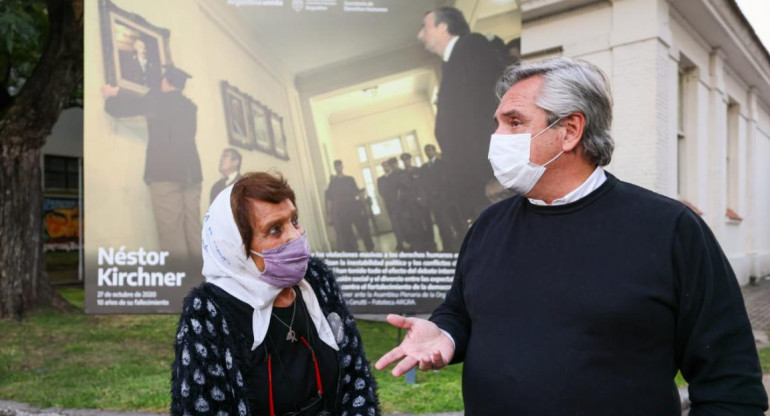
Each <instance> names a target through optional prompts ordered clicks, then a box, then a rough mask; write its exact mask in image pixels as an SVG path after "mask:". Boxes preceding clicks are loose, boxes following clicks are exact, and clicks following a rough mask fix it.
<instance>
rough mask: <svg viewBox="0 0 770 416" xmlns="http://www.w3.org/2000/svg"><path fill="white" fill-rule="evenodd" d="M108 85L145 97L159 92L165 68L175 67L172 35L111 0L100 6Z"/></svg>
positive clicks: (100, 3) (102, 1)
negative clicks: (153, 90)
mask: <svg viewBox="0 0 770 416" xmlns="http://www.w3.org/2000/svg"><path fill="white" fill-rule="evenodd" d="M99 6H100V16H101V20H102V22H103V24H104V26H103V27H102V42H103V49H104V72H105V79H106V82H107V83H108V84H112V85H114V86H118V87H121V88H123V89H124V90H126V91H131V92H135V93H136V94H139V95H142V94H145V93H147V92H148V91H149V90H150V89H153V88H158V87H159V86H160V82H161V74H162V68H163V66H164V65H166V64H169V63H171V56H170V51H169V48H168V41H169V36H170V32H169V31H168V30H167V29H163V28H160V27H157V26H154V25H152V24H150V23H149V22H147V20H145V18H143V17H142V16H140V15H139V14H135V13H129V12H127V11H125V10H123V9H121V8H119V7H117V6H115V4H114V3H112V2H111V1H109V0H101V1H100V2H99Z"/></svg>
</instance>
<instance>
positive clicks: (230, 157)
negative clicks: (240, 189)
mask: <svg viewBox="0 0 770 416" xmlns="http://www.w3.org/2000/svg"><path fill="white" fill-rule="evenodd" d="M219 173H221V174H222V179H220V180H218V181H216V182H214V185H213V186H212V187H211V192H210V193H209V200H210V201H211V202H214V198H216V197H217V195H219V193H220V192H222V190H223V189H225V188H227V186H228V185H231V184H233V183H234V182H235V181H237V180H238V179H240V177H241V153H240V152H239V151H237V150H235V149H233V148H232V147H228V148H227V149H225V150H223V151H222V156H220V157H219Z"/></svg>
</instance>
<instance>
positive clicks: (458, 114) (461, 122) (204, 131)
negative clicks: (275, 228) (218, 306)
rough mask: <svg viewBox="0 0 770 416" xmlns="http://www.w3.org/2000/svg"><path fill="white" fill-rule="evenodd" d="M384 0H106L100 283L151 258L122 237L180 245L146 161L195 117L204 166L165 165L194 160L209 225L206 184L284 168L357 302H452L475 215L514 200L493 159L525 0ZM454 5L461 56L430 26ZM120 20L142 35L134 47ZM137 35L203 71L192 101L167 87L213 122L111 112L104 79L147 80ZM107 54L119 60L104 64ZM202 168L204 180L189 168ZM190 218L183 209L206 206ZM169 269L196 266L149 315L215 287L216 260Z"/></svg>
mask: <svg viewBox="0 0 770 416" xmlns="http://www.w3.org/2000/svg"><path fill="white" fill-rule="evenodd" d="M113 2H114V4H113ZM374 3H375V6H376V7H375V8H376V9H377V12H376V13H374V12H372V13H367V12H365V11H360V10H358V11H355V12H353V11H349V10H345V8H343V7H329V8H328V10H324V11H318V10H313V11H309V10H304V9H302V10H299V11H297V10H294V9H292V8H291V7H290V5H288V4H287V5H286V6H285V7H262V6H248V7H233V6H229V5H227V4H226V3H218V2H217V3H211V2H197V3H196V5H197V8H192V9H190V8H189V7H186V6H185V4H186V3H184V2H183V1H181V0H169V1H168V2H154V1H149V0H136V1H129V0H112V1H108V0H102V1H101V2H100V3H99V5H100V7H101V8H102V10H106V11H105V12H104V16H105V17H103V18H102V19H101V20H100V22H99V26H96V25H91V26H89V28H90V30H89V32H88V33H89V34H90V35H91V36H93V35H96V36H97V37H99V38H100V40H101V46H99V47H96V48H95V47H94V46H98V44H96V43H93V42H91V43H87V49H86V60H85V62H86V65H87V66H88V68H87V69H88V71H87V72H88V73H89V74H91V76H90V77H88V78H87V79H86V81H85V83H86V85H85V86H84V88H85V90H86V91H87V92H93V93H91V94H92V95H93V100H90V101H89V103H90V104H89V105H88V106H87V107H86V120H87V124H88V125H89V132H90V134H88V135H86V141H85V150H84V151H85V153H87V154H89V155H90V156H91V157H88V158H86V160H87V166H85V168H84V171H85V186H86V187H87V188H88V189H89V190H91V191H90V192H89V193H88V194H87V195H86V201H85V206H86V207H89V206H91V204H93V206H98V207H99V208H100V209H98V210H97V209H89V210H88V211H87V212H88V215H89V217H88V218H87V221H88V223H89V224H90V225H91V226H90V227H89V228H88V229H87V230H86V233H87V235H86V239H85V241H86V242H87V244H86V249H85V254H86V275H87V276H93V277H92V278H89V279H94V280H92V282H93V283H90V284H92V285H94V287H98V283H99V282H98V276H100V273H102V276H106V273H108V272H110V273H113V272H111V270H117V273H118V277H117V278H114V279H113V277H114V276H115V275H113V274H110V275H109V278H108V277H104V278H103V279H102V283H103V284H108V283H109V284H113V283H115V282H117V283H115V284H118V285H120V283H121V282H120V280H119V276H120V275H119V273H123V272H125V273H133V272H136V270H135V269H136V267H135V266H133V268H130V267H129V268H125V267H124V266H125V265H120V264H117V263H116V262H117V259H118V258H119V257H117V256H118V250H119V249H120V248H121V247H125V250H126V251H127V252H130V253H135V254H136V253H138V251H139V249H142V250H145V251H147V252H153V253H157V254H158V256H161V255H162V254H163V252H164V250H163V248H162V247H163V244H162V241H161V236H162V235H161V233H160V232H159V231H158V230H159V229H158V226H157V224H158V222H159V221H160V220H161V219H162V217H159V216H158V214H159V213H161V212H162V209H161V207H160V206H159V205H158V204H157V202H158V201H157V198H156V196H155V195H154V194H153V193H152V192H153V191H152V190H153V188H157V185H156V184H155V183H154V182H153V181H148V180H146V179H145V180H143V179H144V178H143V177H142V172H141V167H142V166H143V164H144V163H148V162H149V161H150V159H153V158H155V156H153V154H154V153H153V152H151V151H150V149H149V146H148V144H149V143H156V142H159V143H162V142H163V141H158V140H156V139H158V138H160V137H164V135H170V134H172V133H174V134H176V133H177V126H178V125H185V126H188V127H189V129H188V130H187V132H188V133H189V134H186V135H185V136H184V138H182V137H181V136H180V137H178V139H179V140H180V143H181V142H184V143H187V144H186V145H185V146H189V147H190V148H191V149H192V148H195V149H197V150H196V151H197V152H199V154H200V161H198V160H197V157H198V153H195V155H194V156H190V155H191V154H192V153H189V154H186V155H183V154H181V153H180V152H179V151H171V152H170V153H169V154H168V155H167V156H166V159H164V160H166V161H167V164H171V162H172V161H173V160H177V159H179V160H182V159H184V160H187V159H189V158H190V157H192V158H194V159H195V161H194V162H189V163H187V164H184V165H180V166H179V171H178V172H179V173H180V175H182V176H180V177H179V178H178V179H177V180H179V182H177V183H178V184H179V186H180V187H181V188H182V189H184V190H190V191H191V192H192V193H193V194H192V195H191V197H190V201H193V204H194V203H195V201H199V202H198V203H199V204H200V208H199V212H200V215H199V216H198V217H197V218H198V220H199V221H200V222H201V223H202V224H204V225H205V213H206V211H207V209H208V203H209V202H210V199H211V198H202V199H201V198H200V196H199V195H200V189H205V190H207V191H208V190H210V189H213V187H214V185H215V184H224V185H225V186H226V185H229V184H231V183H233V181H234V180H235V179H236V178H237V177H238V175H239V174H243V173H246V172H250V171H273V172H279V173H280V174H282V175H283V176H285V177H286V178H287V180H288V181H289V183H291V186H292V188H293V189H294V191H295V193H296V195H297V201H298V203H297V208H298V212H300V213H301V214H300V221H301V223H302V225H303V227H304V228H305V230H306V233H307V238H308V241H309V243H310V246H311V250H312V252H313V254H314V255H316V256H318V257H320V258H322V259H323V260H324V261H325V262H327V264H328V265H329V266H330V267H332V268H333V269H334V270H335V273H336V275H337V277H338V281H339V283H340V285H341V286H342V288H343V290H345V291H346V294H347V295H346V296H347V297H348V298H349V299H350V306H351V307H352V308H353V310H354V311H356V312H373V313H379V312H385V311H400V312H413V313H420V312H425V311H428V310H430V309H432V307H434V306H435V305H436V304H437V303H438V302H440V301H441V299H442V298H443V294H444V293H445V291H446V290H447V289H448V288H449V285H450V284H451V281H452V277H453V275H454V263H455V261H456V258H457V253H458V250H459V247H460V244H461V243H462V240H463V238H464V236H465V233H466V232H467V230H468V227H469V225H470V224H472V222H473V221H474V220H475V218H476V216H477V215H478V214H479V213H480V212H481V210H483V209H484V208H485V207H487V206H488V205H489V204H491V203H493V202H494V201H496V200H499V198H501V197H504V196H505V192H504V191H503V190H502V188H501V187H500V186H499V184H497V183H496V182H495V180H494V179H493V175H492V172H491V168H490V167H489V162H488V160H487V154H486V153H487V150H488V146H489V135H490V133H492V131H493V130H494V122H493V121H492V117H491V116H490V115H491V114H493V112H494V108H495V107H496V105H497V104H496V103H497V98H496V97H495V96H494V92H493V90H494V89H493V85H494V83H495V82H496V80H497V76H498V75H499V73H500V72H501V71H502V68H503V67H504V66H505V65H506V64H509V63H511V62H513V61H515V60H516V59H518V49H519V44H518V39H519V37H520V32H521V24H520V14H521V11H520V9H519V7H518V5H517V3H516V1H515V0H506V1H500V0H471V1H468V2H446V1H443V0H419V1H409V2H405V1H399V0H376V1H374ZM87 4H90V7H92V8H94V9H96V6H95V5H94V4H91V3H87ZM447 4H450V6H451V5H455V7H456V8H452V10H455V11H456V14H457V15H459V18H460V19H462V20H463V21H464V22H465V25H466V26H467V30H466V31H462V32H461V33H458V34H457V40H456V43H455V44H454V47H453V50H452V51H451V54H450V55H449V59H448V61H447V62H444V55H445V52H446V45H443V44H442V43H441V42H437V41H436V39H434V38H432V37H431V36H432V34H433V32H430V33H429V32H426V31H423V30H422V28H423V26H424V25H425V24H426V21H425V19H426V17H430V21H429V22H428V23H430V24H431V25H435V20H434V19H433V16H434V12H433V11H434V10H436V9H437V8H439V7H443V6H446V5H447ZM179 10H185V13H186V14H185V19H174V18H172V16H174V15H175V13H178V11H179ZM91 12H93V11H91ZM110 16H112V17H110ZM140 16H141V18H140ZM145 18H146V20H145ZM150 22H151V23H150ZM191 22H194V24H193V23H191ZM460 26H461V27H462V26H463V25H460ZM159 27H164V28H167V29H165V30H161V29H158V28H159ZM116 28H117V29H116ZM340 28H344V30H340ZM129 29H130V30H129ZM116 31H120V32H121V33H125V35H121V36H123V37H122V38H121V39H123V40H122V41H121V43H120V46H119V47H118V46H116V45H117V44H116V40H115V38H116V35H114V34H115V33H117V32H116ZM105 33H107V34H109V36H106V35H105ZM170 33H173V34H174V39H173V42H171V43H170V44H171V46H172V47H173V51H172V50H170V49H169V48H168V39H169V36H168V35H169V34H170ZM350 33H356V34H357V35H356V36H350V35H349V34H350ZM87 36H89V35H87ZM137 39H140V40H143V41H144V47H145V48H146V51H147V56H150V57H151V58H148V59H150V60H153V59H156V60H158V63H159V64H161V65H162V64H163V63H164V62H167V61H170V56H171V55H172V52H173V56H174V64H175V65H177V66H178V67H179V68H183V69H184V71H185V72H186V73H188V74H194V78H190V79H189V80H188V82H187V86H186V87H183V89H181V94H179V92H180V90H179V89H177V90H176V92H174V91H170V92H169V91H162V89H161V90H159V92H158V97H161V96H162V97H166V96H168V97H171V96H174V97H176V98H175V99H179V100H180V104H179V105H182V104H181V103H182V102H183V101H184V100H188V101H190V103H193V104H194V106H195V107H194V108H195V109H194V110H193V111H195V114H196V116H195V119H194V120H197V123H194V124H190V123H187V122H185V123H181V121H180V123H181V124H178V123H168V122H163V123H160V124H158V125H157V126H161V125H162V126H163V127H161V128H155V126H156V125H153V126H151V125H150V124H151V121H152V123H155V122H158V121H159V119H158V118H156V117H154V116H153V115H151V114H154V113H155V112H157V111H159V110H161V109H162V110H163V111H164V112H165V111H167V112H168V113H167V114H166V113H164V116H163V117H164V118H172V119H174V117H177V114H176V112H175V111H174V110H173V108H172V106H166V105H164V104H150V102H151V100H149V101H145V102H146V103H147V104H148V105H149V107H147V108H145V110H143V111H140V112H139V113H141V114H143V115H146V116H147V117H146V119H147V129H144V126H137V125H136V123H134V124H131V123H129V122H124V121H121V117H119V116H117V115H114V114H119V113H112V114H110V113H109V112H107V113H106V112H105V102H106V101H114V99H113V98H112V97H107V96H106V95H104V91H103V92H102V94H101V95H103V96H104V97H105V100H106V101H101V102H100V99H101V97H100V94H99V91H98V90H99V89H100V88H103V86H102V84H103V83H104V80H105V79H107V80H109V79H110V74H111V73H113V74H114V75H113V76H114V77H117V76H118V75H120V77H121V78H126V77H129V78H130V76H128V75H126V74H128V73H129V72H130V70H128V69H126V70H121V69H120V68H119V66H120V62H121V61H120V58H119V57H120V56H121V55H120V54H119V53H118V49H120V50H124V51H128V52H125V53H124V54H123V55H124V56H128V57H127V58H124V61H125V62H130V57H131V56H132V55H131V54H132V53H133V52H131V51H132V50H133V51H134V52H135V51H136V50H137V48H138V49H141V48H142V42H135V41H136V40H137ZM153 39H154V40H153ZM309 39H312V40H313V41H312V42H310V41H309ZM136 45H138V46H136ZM442 45H443V46H442ZM203 50H205V51H206V53H205V54H203V53H201V51H203ZM107 52H108V53H107ZM150 52H151V53H150ZM156 53H157V55H153V54H156ZM127 54H128V55H127ZM164 57H165V58H164ZM102 60H109V61H110V62H113V64H112V66H111V67H108V66H107V65H101V62H102ZM94 62H99V63H100V66H97V65H95V64H94ZM126 65H128V64H126ZM126 67H128V66H126ZM162 69H163V68H162ZM102 72H103V73H102ZM161 74H163V72H161ZM120 82H123V83H126V84H125V85H128V84H127V83H129V82H132V81H128V80H127V79H123V81H120ZM108 83H109V82H108ZM134 84H136V85H139V84H137V83H135V82H134ZM121 85H123V84H121ZM123 88H124V87H121V89H123ZM135 91H138V90H136V89H135ZM163 94H166V95H163ZM87 95H89V94H88V93H87ZM89 96H91V95H89ZM151 96H153V95H152V94H149V95H147V96H146V97H145V96H140V97H138V98H142V99H144V100H148V97H151ZM219 97H221V99H220V98H219ZM167 107H168V108H167ZM191 114H192V113H191ZM175 140H176V139H175ZM176 148H177V149H181V148H180V147H176ZM228 148H232V149H238V157H237V159H233V164H234V165H235V166H237V169H233V170H232V171H231V170H226V169H222V167H221V166H220V159H221V156H222V154H223V150H224V149H228ZM145 161H146V162H145ZM196 167H199V169H200V170H199V171H198V170H196V169H197V168H196ZM194 170H195V172H192V171H194ZM190 172H192V173H195V174H192V175H189V176H185V175H188V174H189V173H190ZM196 172H200V174H197V173H196ZM199 175H200V176H199ZM104 178H112V179H111V180H109V181H106V180H105V179H104ZM193 188H196V189H197V194H196V193H195V192H196V191H195V190H193ZM118 190H119V192H118ZM166 191H167V192H172V191H171V190H166ZM97 196H98V198H97ZM196 196H197V199H196ZM128 201H130V203H129V202H128ZM127 204H130V206H131V213H130V215H126V216H125V221H120V222H116V221H115V220H114V216H113V215H108V213H115V212H126V206H128V205H127ZM177 205H182V203H176V204H174V206H177ZM175 212H176V213H178V212H179V211H178V210H177V211H175ZM190 212H192V211H189V212H188V211H185V214H184V216H183V217H184V218H185V219H186V218H187V217H191V218H192V217H194V216H195V215H188V214H189V213H190ZM191 223H194V221H191ZM106 230H109V231H110V232H107V231H106ZM198 236H200V232H199V233H198ZM100 250H101V251H100ZM110 250H113V251H110ZM100 255H101V257H100ZM136 255H138V254H136ZM120 258H122V257H120ZM159 258H161V257H159ZM100 260H101V261H102V263H99V261H100ZM188 266H189V267H188ZM156 269H157V271H158V272H160V271H163V272H164V273H178V272H182V271H184V272H185V273H187V274H186V275H185V276H186V277H184V278H183V279H180V280H179V282H180V284H179V286H173V285H172V286H166V287H162V288H156V289H158V290H157V292H158V298H157V299H154V301H157V302H161V301H167V303H166V304H164V305H163V307H160V306H158V305H160V303H159V304H158V305H155V306H152V305H148V306H146V307H144V306H143V307H142V308H140V309H141V310H144V311H147V310H163V311H168V310H176V308H178V307H179V302H180V301H181V299H182V298H183V296H184V292H185V291H186V290H189V288H191V287H193V286H195V285H196V284H198V283H200V281H201V277H200V267H199V265H193V264H192V263H191V264H190V265H185V267H181V268H180V267H176V268H173V267H170V266H168V265H160V264H157V265H156ZM126 276H128V275H126ZM174 276H175V275H174ZM115 279H117V280H115ZM165 282H166V281H165V280H164V283H165ZM168 282H169V283H176V282H177V280H176V278H174V279H172V278H171V277H169V280H168ZM144 283H146V282H144ZM124 284H125V285H128V284H129V283H127V282H124ZM89 293H93V292H89ZM87 305H88V306H89V310H93V311H96V310H104V309H107V310H108V311H111V312H114V313H118V312H121V311H122V312H132V310H131V308H128V307H126V308H125V309H120V308H118V309H115V308H106V306H107V305H97V304H96V303H95V299H90V298H89V299H87ZM134 306H136V305H134ZM153 308H155V309H153Z"/></svg>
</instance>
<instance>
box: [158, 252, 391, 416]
mask: <svg viewBox="0 0 770 416" xmlns="http://www.w3.org/2000/svg"><path fill="white" fill-rule="evenodd" d="M305 280H307V281H308V282H309V283H310V286H312V288H313V291H314V292H315V294H316V297H317V298H318V302H319V304H320V306H321V310H322V311H323V314H324V316H328V315H329V314H330V313H332V312H336V313H337V314H338V315H339V316H340V318H342V322H343V323H344V334H345V335H344V339H343V341H342V342H340V343H339V347H340V348H339V351H338V353H337V358H338V363H339V366H340V369H339V371H340V377H339V385H338V388H337V390H338V393H337V408H338V409H340V410H339V411H340V414H339V416H380V410H379V402H378V399H377V394H376V391H377V384H376V381H375V380H374V376H373V375H372V374H371V372H370V370H369V362H368V361H367V359H366V356H365V355H364V350H363V345H362V343H361V336H360V335H359V333H358V329H357V328H356V324H355V321H354V320H353V316H352V315H351V314H350V311H349V310H348V307H347V305H346V304H345V301H344V299H343V297H342V293H341V291H340V288H339V285H338V284H337V282H336V280H335V279H334V274H333V273H332V271H331V270H329V268H328V267H327V266H326V265H325V264H324V263H323V262H322V261H320V260H318V259H315V258H311V259H310V263H309V266H308V270H307V273H306V274H305ZM202 286H203V285H201V286H198V287H196V288H194V289H192V291H191V292H190V294H189V295H188V296H187V298H185V301H184V306H183V309H182V315H181V317H180V318H179V325H178V332H177V335H176V344H175V351H176V358H175V359H174V363H173V364H172V366H171V416H200V415H212V416H251V415H253V414H254V413H252V409H249V407H248V400H246V396H247V391H248V389H249V386H248V384H247V383H246V382H245V381H244V379H243V377H242V376H241V368H243V367H244V366H245V365H246V364H245V363H241V362H239V361H238V359H237V358H236V355H235V354H232V353H231V351H233V350H234V348H235V345H234V343H233V342H234V341H233V336H232V335H231V333H230V330H229V328H228V326H227V321H226V320H225V316H224V315H225V314H226V313H225V314H223V311H222V309H220V307H219V306H217V304H216V301H215V300H214V299H212V298H211V296H210V295H208V294H207V292H206V291H204V290H203V288H202Z"/></svg>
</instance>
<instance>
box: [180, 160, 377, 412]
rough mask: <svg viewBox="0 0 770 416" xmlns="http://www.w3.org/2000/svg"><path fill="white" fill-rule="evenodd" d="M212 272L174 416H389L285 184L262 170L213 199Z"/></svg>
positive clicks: (190, 331) (187, 345) (183, 350)
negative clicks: (313, 254) (383, 410)
mask: <svg viewBox="0 0 770 416" xmlns="http://www.w3.org/2000/svg"><path fill="white" fill-rule="evenodd" d="M203 275H204V276H205V278H206V282H205V283H203V284H201V285H200V286H198V287H196V288H194V289H193V290H192V291H191V292H190V294H189V295H188V296H187V298H186V299H185V302H184V306H183V312H182V316H181V318H180V320H179V329H178V332H177V336H176V347H175V348H176V359H175V360H174V363H173V366H172V382H171V398H172V403H171V414H172V415H180V416H181V415H185V416H187V415H189V416H196V415H218V416H226V415H229V416H247V415H270V416H273V415H313V416H315V415H340V416H343V415H344V416H354V415H362V416H373V415H379V414H380V411H379V407H378V402H377V396H376V393H375V389H376V385H375V381H374V378H373V376H372V375H371V373H370V372H369V362H368V361H367V360H366V357H365V356H364V352H363V349H362V345H361V337H360V335H359V333H358V330H357V329H356V326H355V323H354V321H353V317H352V316H351V314H350V312H349V311H348V308H347V306H346V305H345V301H344V300H343V298H342V294H341V293H340V289H339V287H338V285H337V283H336V282H335V280H334V276H333V274H332V272H331V270H329V269H328V268H327V267H326V265H324V263H323V262H321V261H320V260H317V259H312V258H310V249H309V246H308V242H307V235H306V233H305V230H304V229H303V228H302V226H301V225H300V223H299V217H298V215H297V208H296V206H295V197H294V191H292V189H291V188H290V187H289V185H288V184H287V183H286V180H285V179H284V178H282V177H280V176H275V175H272V174H268V173H250V174H247V175H245V176H244V177H242V178H241V179H239V180H238V181H237V182H236V183H235V184H234V185H233V186H231V187H228V188H226V189H225V190H224V191H222V192H221V193H220V194H219V196H218V197H217V198H216V199H215V200H214V202H212V204H211V207H210V208H209V212H208V213H207V214H206V217H205V220H204V225H203Z"/></svg>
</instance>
